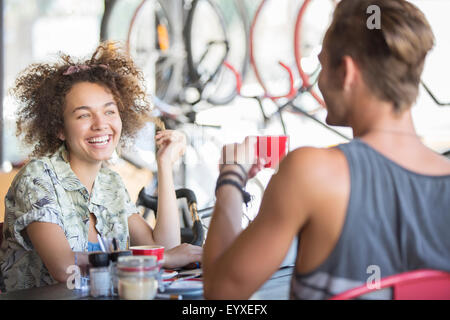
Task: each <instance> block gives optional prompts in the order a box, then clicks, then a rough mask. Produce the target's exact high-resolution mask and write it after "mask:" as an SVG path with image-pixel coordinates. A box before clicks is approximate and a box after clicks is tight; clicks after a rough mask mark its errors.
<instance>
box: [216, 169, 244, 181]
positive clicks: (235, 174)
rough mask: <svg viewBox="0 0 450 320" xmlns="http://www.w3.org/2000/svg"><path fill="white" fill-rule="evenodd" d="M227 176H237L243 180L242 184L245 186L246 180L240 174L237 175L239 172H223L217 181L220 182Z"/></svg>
mask: <svg viewBox="0 0 450 320" xmlns="http://www.w3.org/2000/svg"><path fill="white" fill-rule="evenodd" d="M226 175H234V176H236V177H238V178H239V180H241V182H242V184H245V182H246V181H245V179H244V177H243V176H241V175H240V174H239V173H237V172H235V171H225V172H222V173H221V174H220V175H219V177H218V178H217V181H219V180H220V179H222V178H223V177H224V176H226Z"/></svg>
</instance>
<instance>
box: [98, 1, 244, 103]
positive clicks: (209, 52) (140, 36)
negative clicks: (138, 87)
mask: <svg viewBox="0 0 450 320" xmlns="http://www.w3.org/2000/svg"><path fill="white" fill-rule="evenodd" d="M225 3H226V2H225ZM233 3H234V5H235V7H236V10H237V15H238V16H239V17H240V18H239V19H238V21H239V23H241V24H242V27H241V29H242V30H243V34H244V35H243V37H244V41H245V39H246V38H247V35H246V32H247V26H246V25H245V24H246V21H247V18H246V12H245V8H244V6H243V4H242V3H241V1H239V0H234V2H233ZM125 5H127V7H128V8H129V7H133V8H134V9H133V10H132V13H131V12H128V13H127V14H124V12H123V9H124V8H125ZM179 6H181V8H179ZM166 7H170V8H171V9H172V10H170V12H169V11H168V10H167V9H166ZM180 9H181V10H180ZM127 10H128V11H131V10H130V9H127ZM169 13H171V15H169ZM124 15H126V16H127V17H126V18H123V16H124ZM204 16H208V21H207V22H208V24H207V25H205V23H204V22H205V19H204V18H203V17H204ZM119 17H122V23H121V25H123V24H127V25H128V28H127V32H126V35H125V34H124V32H123V31H117V30H115V29H114V26H115V25H116V24H119V23H116V21H120V19H119ZM179 17H181V19H182V21H179V20H180V19H179ZM124 20H125V21H124ZM234 23H236V21H234ZM149 30H152V31H150V32H149ZM198 30H201V31H202V32H201V33H200V32H198ZM208 31H209V32H210V33H209V34H207V35H205V32H208ZM101 39H102V40H105V39H113V40H124V41H125V42H126V46H127V49H128V51H129V52H130V53H131V54H132V55H133V56H134V58H135V59H136V61H137V64H138V65H139V66H140V67H141V68H142V69H143V71H144V75H145V77H146V79H148V81H149V87H150V88H151V89H152V92H150V93H151V94H153V95H154V96H155V97H157V98H158V101H157V102H159V101H163V102H165V103H168V104H189V105H191V106H193V105H195V104H197V103H198V102H200V101H201V100H206V101H207V102H209V103H210V104H213V105H225V104H227V103H229V102H230V101H231V100H232V99H233V98H234V97H235V95H236V92H235V90H234V87H233V86H230V85H228V86H227V83H229V81H228V78H227V77H228V75H227V74H226V73H224V71H225V69H224V67H223V61H224V60H225V59H228V60H230V59H231V60H233V61H234V64H235V65H238V66H239V70H240V72H242V73H243V74H245V73H246V72H247V71H246V70H247V60H248V53H247V45H246V44H245V43H244V46H242V45H233V44H232V41H234V40H231V39H230V37H229V30H228V26H227V21H226V20H225V18H224V15H223V12H222V8H220V7H219V5H218V4H217V3H216V2H214V1H213V0H183V1H181V2H180V1H171V2H170V1H164V2H163V1H159V0H154V1H151V0H141V1H139V3H137V1H132V0H129V1H122V2H119V1H117V0H105V14H104V15H103V18H102V22H101ZM240 48H243V49H240ZM242 50H244V51H243V53H242V52H239V51H242ZM153 74H154V75H155V76H154V77H153V76H152V75H153Z"/></svg>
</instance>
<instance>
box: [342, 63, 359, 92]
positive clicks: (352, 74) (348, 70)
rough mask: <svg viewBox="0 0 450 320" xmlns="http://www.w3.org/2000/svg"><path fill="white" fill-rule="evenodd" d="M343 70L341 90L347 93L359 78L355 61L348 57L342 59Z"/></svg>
mask: <svg viewBox="0 0 450 320" xmlns="http://www.w3.org/2000/svg"><path fill="white" fill-rule="evenodd" d="M342 68H343V89H344V91H348V90H349V89H351V88H352V86H353V85H354V84H355V81H356V79H357V77H358V76H359V68H358V65H357V64H356V62H355V60H353V59H352V57H350V56H344V57H342Z"/></svg>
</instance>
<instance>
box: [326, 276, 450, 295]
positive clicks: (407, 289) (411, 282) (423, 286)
mask: <svg viewBox="0 0 450 320" xmlns="http://www.w3.org/2000/svg"><path fill="white" fill-rule="evenodd" d="M385 288H392V290H393V296H392V297H393V299H394V300H450V273H449V272H444V271H438V270H415V271H409V272H404V273H400V274H396V275H392V276H389V277H386V278H383V279H381V281H380V288H379V289H369V288H368V286H367V285H362V286H360V287H357V288H354V289H350V290H348V291H345V292H343V293H340V294H338V295H336V296H334V297H332V298H331V299H330V300H348V299H354V298H357V297H360V296H362V295H364V294H367V293H370V292H373V291H377V290H381V289H385Z"/></svg>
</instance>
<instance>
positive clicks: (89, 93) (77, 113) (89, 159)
mask: <svg viewBox="0 0 450 320" xmlns="http://www.w3.org/2000/svg"><path fill="white" fill-rule="evenodd" d="M63 117H64V130H63V132H61V133H60V134H59V136H58V137H59V138H60V139H61V140H63V141H65V142H66V146H67V149H68V151H69V159H70V162H71V163H72V161H77V162H85V163H89V164H99V163H101V162H102V161H104V160H108V159H110V158H111V156H112V154H113V152H114V150H115V148H116V147H117V145H118V143H119V140H120V134H121V131H122V120H121V118H120V114H119V110H118V107H117V104H116V101H115V99H114V97H113V95H112V94H111V92H110V91H109V90H108V89H107V88H106V87H104V86H102V85H100V84H97V83H91V82H79V83H77V84H75V85H74V86H73V87H72V88H71V89H70V91H69V92H68V93H67V94H66V105H65V109H64V115H63Z"/></svg>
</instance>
